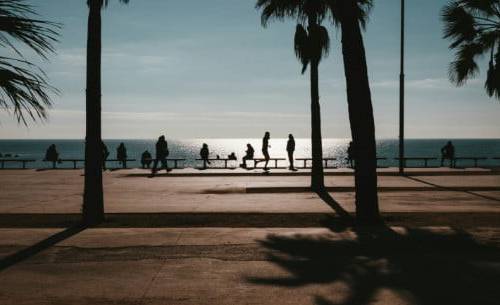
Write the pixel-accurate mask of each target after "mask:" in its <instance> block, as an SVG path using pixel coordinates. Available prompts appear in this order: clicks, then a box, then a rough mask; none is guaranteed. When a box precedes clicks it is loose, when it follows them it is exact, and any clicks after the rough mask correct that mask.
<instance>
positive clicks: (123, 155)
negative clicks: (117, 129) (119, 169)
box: [116, 142, 127, 168]
mask: <svg viewBox="0 0 500 305" xmlns="http://www.w3.org/2000/svg"><path fill="white" fill-rule="evenodd" d="M116 159H117V160H118V162H120V163H121V164H122V166H123V168H127V149H126V148H125V144H124V143H123V142H121V143H120V145H119V146H118V148H117V149H116Z"/></svg>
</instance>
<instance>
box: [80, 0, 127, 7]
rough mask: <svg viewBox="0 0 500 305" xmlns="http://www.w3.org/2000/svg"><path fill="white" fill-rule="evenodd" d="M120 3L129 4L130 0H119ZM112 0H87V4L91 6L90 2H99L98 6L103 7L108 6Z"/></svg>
mask: <svg viewBox="0 0 500 305" xmlns="http://www.w3.org/2000/svg"><path fill="white" fill-rule="evenodd" d="M118 1H119V2H120V3H124V4H128V3H129V2H130V0H118ZM109 2H110V0H87V5H89V6H90V4H97V5H98V6H100V7H101V8H102V7H107V6H108V4H109Z"/></svg>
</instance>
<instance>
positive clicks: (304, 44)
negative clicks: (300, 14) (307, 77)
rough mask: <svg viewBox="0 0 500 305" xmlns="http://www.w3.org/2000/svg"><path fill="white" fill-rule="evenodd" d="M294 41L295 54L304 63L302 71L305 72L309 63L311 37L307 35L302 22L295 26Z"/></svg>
mask: <svg viewBox="0 0 500 305" xmlns="http://www.w3.org/2000/svg"><path fill="white" fill-rule="evenodd" d="M293 41H294V49H295V55H296V56H297V59H299V60H300V62H301V63H302V72H301V73H302V74H304V72H306V69H307V65H308V64H309V60H310V57H311V54H310V53H311V52H310V50H309V37H308V35H307V31H306V30H305V29H304V27H303V26H302V25H301V24H300V23H299V24H297V27H296V28H295V37H294V40H293Z"/></svg>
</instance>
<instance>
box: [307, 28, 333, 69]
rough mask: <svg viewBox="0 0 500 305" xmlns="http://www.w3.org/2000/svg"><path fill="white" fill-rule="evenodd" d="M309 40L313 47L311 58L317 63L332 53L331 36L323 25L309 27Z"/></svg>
mask: <svg viewBox="0 0 500 305" xmlns="http://www.w3.org/2000/svg"><path fill="white" fill-rule="evenodd" d="M309 39H310V42H309V43H310V45H311V57H312V58H313V59H314V60H316V61H317V62H319V61H321V59H322V58H323V57H325V56H328V52H329V51H330V36H329V35H328V30H327V29H326V28H325V27H324V26H321V25H314V26H310V27H309Z"/></svg>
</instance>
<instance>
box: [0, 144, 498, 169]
mask: <svg viewBox="0 0 500 305" xmlns="http://www.w3.org/2000/svg"><path fill="white" fill-rule="evenodd" d="M286 141H287V139H278V138H277V139H273V138H271V140H270V142H269V144H270V145H271V148H270V150H269V152H270V155H271V157H276V158H278V157H281V158H285V157H286V151H285V147H286ZM446 141H447V140H446V139H409V140H406V142H405V146H406V156H407V157H424V156H425V157H427V156H434V157H439V156H440V148H441V147H442V146H443V145H444V144H446ZM452 141H453V144H454V145H455V148H456V155H457V156H464V157H469V156H480V157H500V139H455V140H452ZM104 142H105V144H106V145H107V146H108V149H109V151H110V153H111V155H110V159H111V158H113V159H114V158H116V148H117V147H118V145H119V144H120V142H124V143H125V146H126V147H127V152H128V156H129V158H133V159H137V160H139V159H140V155H141V154H142V152H143V151H144V150H146V149H147V150H149V151H150V152H151V153H152V154H153V156H154V147H155V142H156V140H105V141H104ZM52 143H53V144H56V146H57V149H58V151H59V154H60V157H61V158H63V159H72V158H75V159H79V158H83V156H84V142H83V140H0V153H1V154H3V155H5V154H12V155H18V156H19V158H29V159H36V160H39V161H37V162H36V163H35V164H31V165H30V167H37V168H41V167H47V164H46V163H45V162H41V161H40V160H42V159H43V158H44V156H45V150H46V149H47V147H48V146H49V145H50V144H52ZM202 143H207V144H208V146H209V149H210V154H211V157H214V158H215V157H216V155H219V156H220V157H221V158H225V157H227V155H228V154H230V153H231V152H235V153H236V155H237V156H238V159H240V158H241V157H242V156H243V155H244V154H245V150H246V144H247V143H251V144H252V146H253V147H254V148H255V153H256V155H255V156H256V157H257V158H258V157H261V156H262V153H261V145H262V140H261V139H188V140H174V139H170V140H168V144H169V150H170V156H169V157H171V158H185V159H187V162H186V164H185V165H186V166H191V167H192V166H195V165H196V162H195V161H194V159H196V158H199V151H200V148H201V145H202ZM348 143H349V140H347V139H324V140H323V150H324V157H329V158H337V159H338V161H337V163H336V165H337V166H345V165H346V163H345V157H346V151H347V146H348ZM310 145H311V143H310V140H309V139H296V152H295V157H296V158H301V157H302V158H308V157H310V155H311V149H310ZM377 154H378V156H380V157H387V158H388V160H387V161H381V162H380V164H381V165H384V166H396V165H397V161H396V160H394V159H393V158H394V157H397V154H398V141H397V140H396V139H385V140H378V141H377ZM499 163H500V160H496V161H493V160H488V161H485V162H482V163H481V164H484V165H498V164H499ZM130 165H131V166H134V167H138V166H139V165H140V164H139V162H138V161H137V162H135V163H134V162H132V163H131V164H130ZM283 165H284V164H283ZM409 165H410V164H409ZM430 165H438V163H437V162H432V163H430ZM458 165H464V166H466V165H471V163H470V162H465V161H463V162H462V164H460V163H459V164H458ZM7 166H9V165H7ZM10 166H13V165H10ZM71 166H72V165H71V164H70V163H66V164H62V165H61V167H71Z"/></svg>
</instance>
